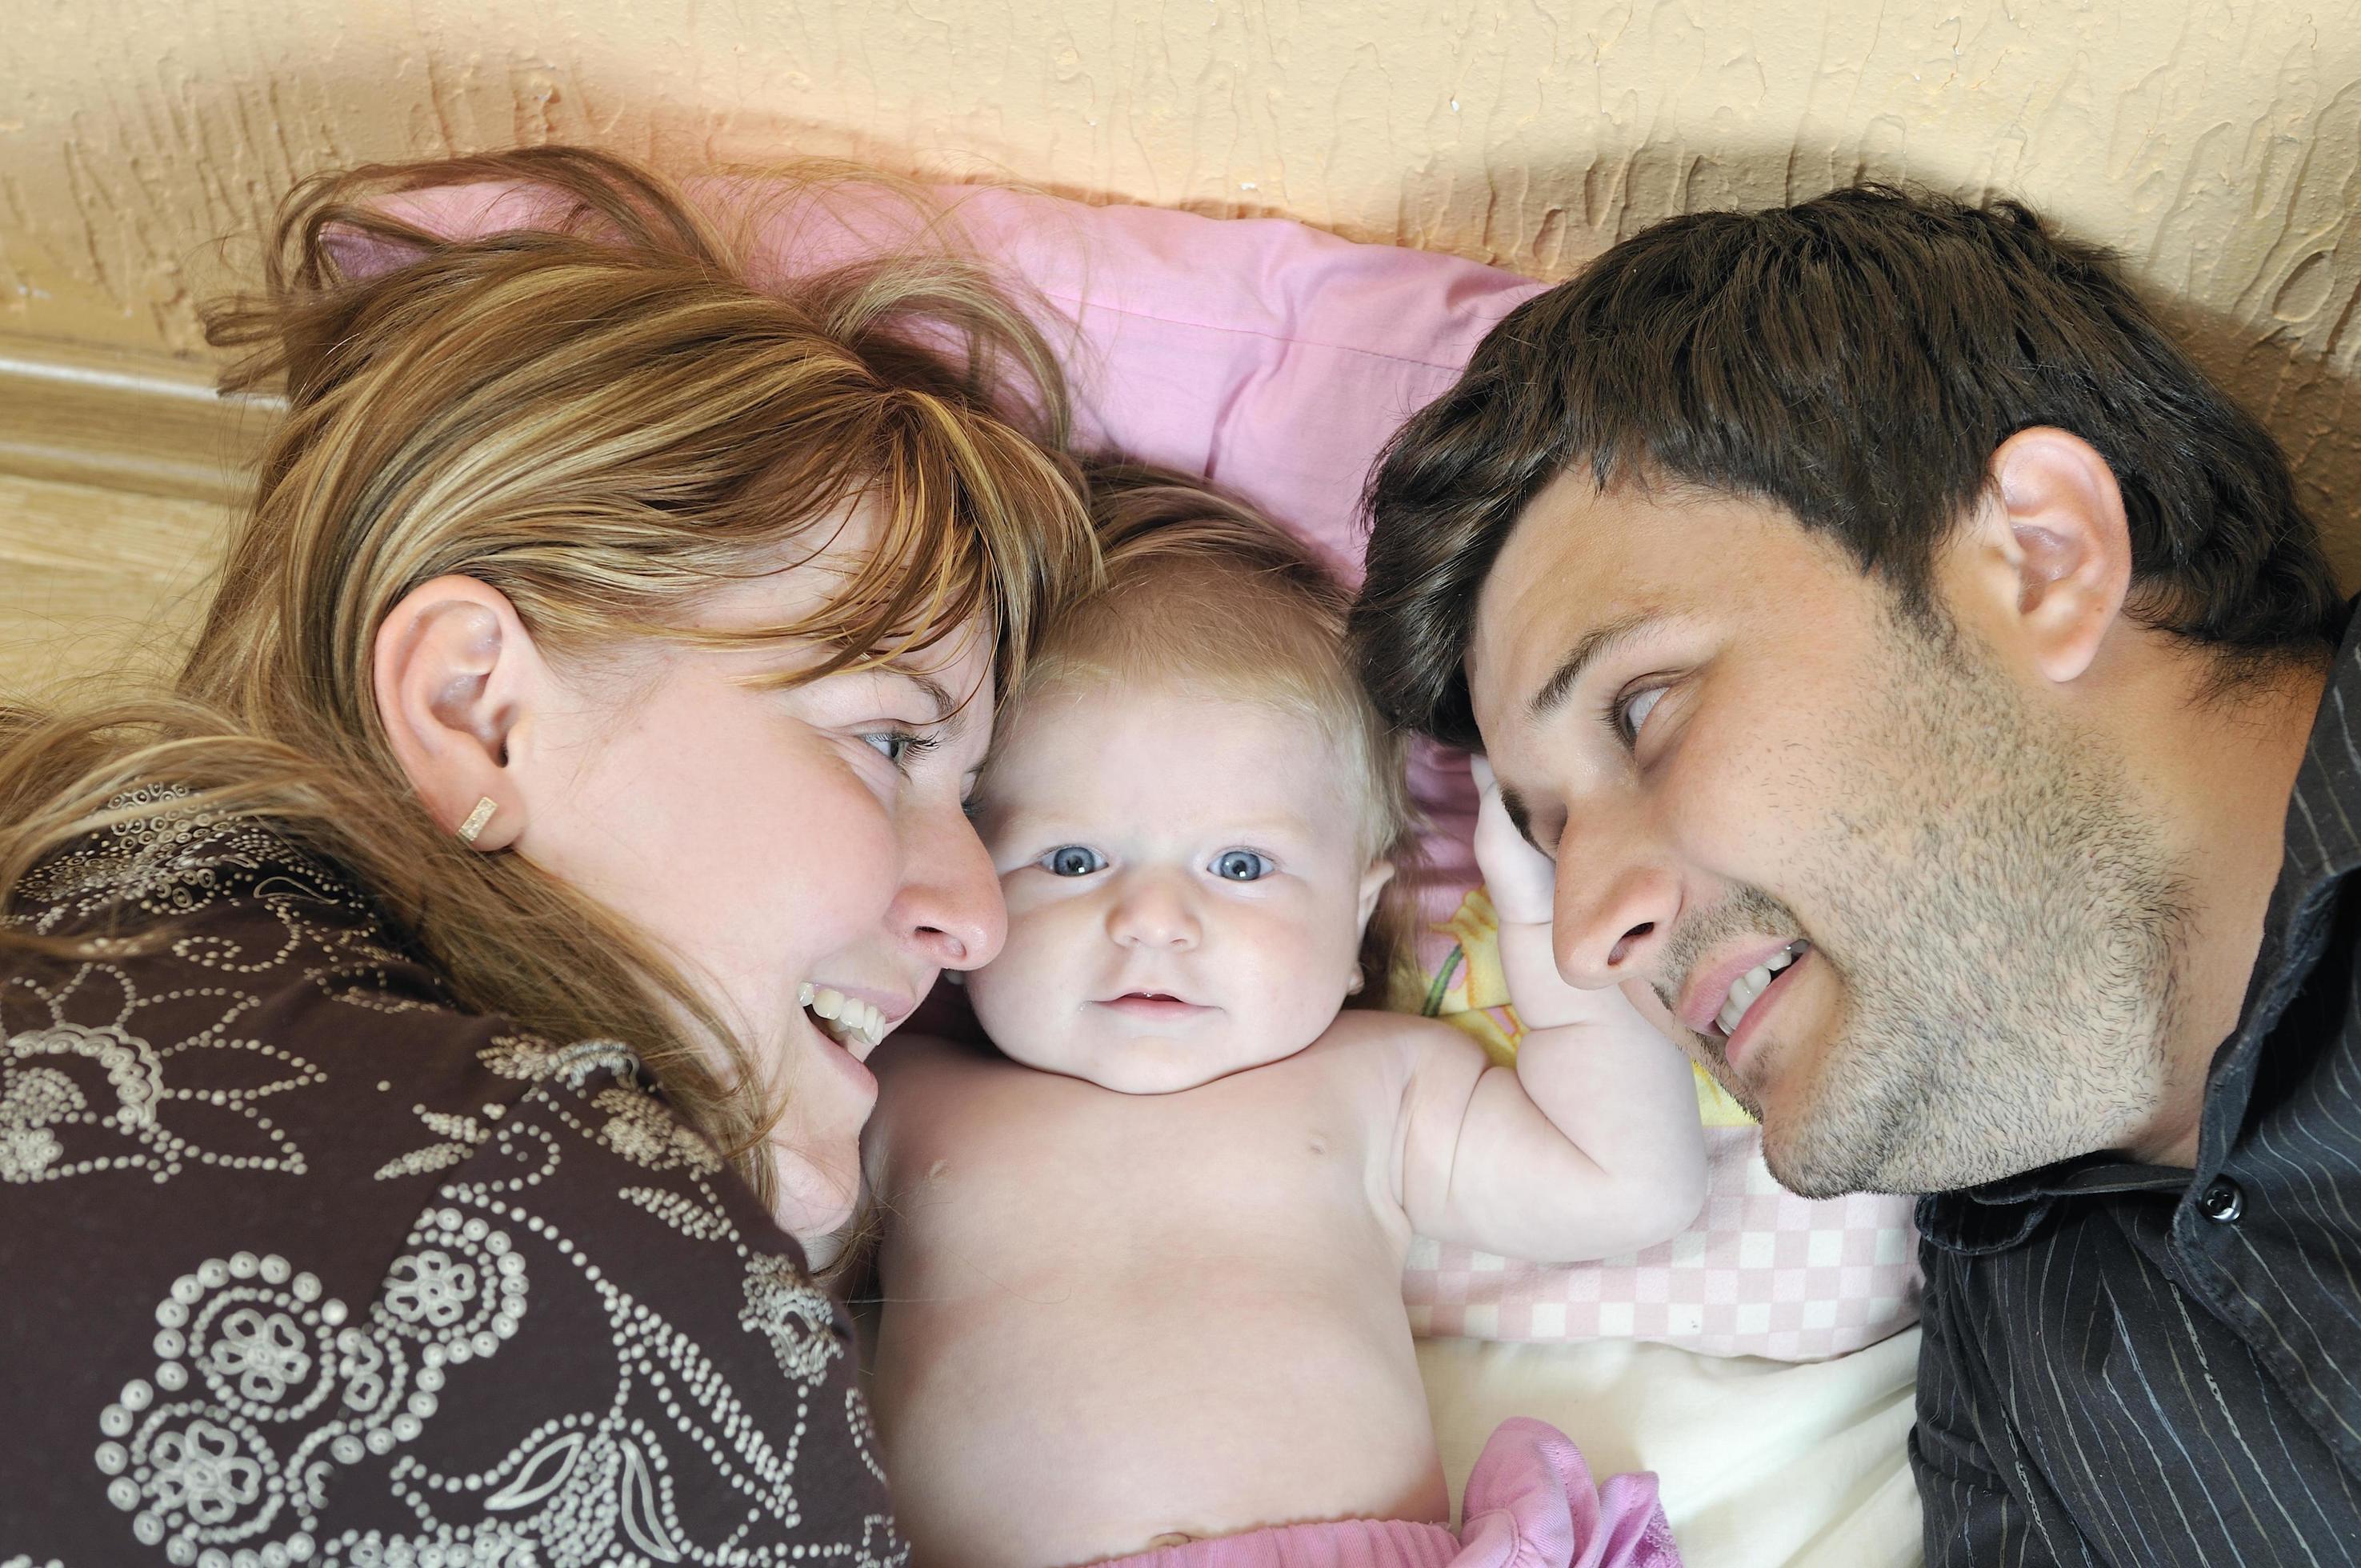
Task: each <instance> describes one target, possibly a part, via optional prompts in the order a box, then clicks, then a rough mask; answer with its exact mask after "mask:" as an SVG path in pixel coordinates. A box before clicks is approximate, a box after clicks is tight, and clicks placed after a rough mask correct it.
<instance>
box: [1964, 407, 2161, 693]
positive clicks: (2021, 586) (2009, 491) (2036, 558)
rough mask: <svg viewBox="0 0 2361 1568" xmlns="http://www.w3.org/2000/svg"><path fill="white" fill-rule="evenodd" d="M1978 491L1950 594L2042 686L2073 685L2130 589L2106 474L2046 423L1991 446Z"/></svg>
mask: <svg viewBox="0 0 2361 1568" xmlns="http://www.w3.org/2000/svg"><path fill="white" fill-rule="evenodd" d="M1985 478H1986V483H1985V493H1984V499H1983V500H1982V502H1981V503H1980V504H1979V505H1978V506H1977V508H1976V510H1975V512H1974V514H1973V517H1972V519H1971V521H1969V522H1968V523H1966V524H1964V525H1963V526H1962V528H1961V531H1960V532H1961V537H1960V540H1959V541H1958V545H1959V547H1960V548H1959V549H1957V550H1955V551H1954V552H1953V553H1952V555H1953V559H1952V562H1951V565H1952V567H1953V568H1954V570H1955V571H1957V572H1960V573H1964V575H1965V577H1966V580H1965V581H1964V582H1960V581H1954V582H1953V583H1952V584H1950V585H1949V587H1950V588H1951V589H1952V590H1953V594H1954V600H1955V603H1956V602H1957V596H1958V595H1960V594H1966V595H1969V596H1971V597H1973V598H1980V599H1981V600H1982V603H1981V604H1980V605H1978V606H1977V607H1976V608H1977V609H1979V610H1981V611H1982V612H1983V613H1982V615H1979V616H1978V618H1977V619H1978V620H1979V621H1980V622H1983V623H1987V624H1992V625H1993V626H1994V628H1995V629H1996V630H2000V631H2001V632H2002V634H2003V635H2004V637H2006V638H2007V639H2008V640H2009V641H2013V642H2015V644H2016V645H2017V646H2018V647H2019V648H2020V649H2021V650H2023V652H2025V654H2026V657H2027V659H2028V660H2029V662H2030V663H2032V665H2033V666H2034V667H2035V668H2036V669H2037V670H2039V671H2040V673H2041V674H2043V675H2044V676H2046V677H2047V678H2048V679H2049V680H2051V681H2055V682H2059V683H2060V684H2062V683H2064V682H2067V681H2071V680H2074V679H2076V678H2077V677H2078V676H2080V675H2081V674H2083V672H2085V671H2086V670H2088V669H2089V668H2090V667H2091V663H2092V660H2093V659H2095V658H2096V657H2097V656H2098V652H2099V645H2100V643H2101V642H2102V641H2103V640H2104V639H2105V637H2106V634H2107V632H2108V631H2109V630H2111V629H2112V628H2113V627H2114V623H2115V620H2116V617H2117V616H2118V615H2120V614H2121V613H2122V611H2123V608H2124V601H2125V598H2127V597H2128V596H2129V594H2130V592H2131V580H2132V545H2131V531H2130V528H2129V525H2128V524H2127V523H2126V522H2125V518H2124V498H2123V492H2122V490H2121V489H2119V488H2117V487H2116V484H2115V472H2114V469H2113V468H2112V467H2110V466H2108V464H2107V460H2106V459H2105V458H2104V457H2102V456H2101V455H2099V453H2098V450H2097V449H2096V448H2095V447H2093V446H2092V444H2090V443H2089V442H2087V441H2084V440H2083V439H2082V438H2081V436H2078V435H2074V434H2072V433H2069V432H2067V431H2063V430H2059V429H2055V428H2053V427H2051V426H2048V425H2035V426H2032V427H2030V428H2028V429H2026V430H2020V431H2018V432H2017V433H2015V434H2014V435H2012V436H2010V437H2009V438H2008V439H2007V440H2006V441H2004V442H2002V443H2001V444H2000V445H1999V446H1998V447H1996V448H1994V449H1993V455H1992V461H1991V463H1990V464H1989V465H1988V466H1987V467H1986V471H1985Z"/></svg>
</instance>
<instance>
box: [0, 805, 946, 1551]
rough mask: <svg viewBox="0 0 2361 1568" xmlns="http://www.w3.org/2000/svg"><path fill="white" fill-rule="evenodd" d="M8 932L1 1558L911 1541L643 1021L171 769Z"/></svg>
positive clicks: (843, 1363)
mask: <svg viewBox="0 0 2361 1568" xmlns="http://www.w3.org/2000/svg"><path fill="white" fill-rule="evenodd" d="M124 803H125V804H146V805H150V806H153V808H154V809H153V810H152V812H151V813H150V814H148V816H147V817H144V818H143V819H142V820H140V821H138V822H137V823H135V824H132V825H130V826H127V827H126V828H122V829H119V830H117V831H115V832H112V833H109V834H105V835H102V836H100V837H98V838H95V839H91V840H87V841H85V842H84V843H82V845H80V846H78V847H77V848H76V849H74V850H72V851H71V852H70V853H68V854H65V855H62V856H60V857H58V858H56V859H53V860H52V861H49V862H47V863H45V864H44V865H43V866H42V867H41V868H39V869H38V871H37V872H35V873H34V875H33V876H31V877H29V878H27V881H26V883H24V884H23V886H22V887H21V888H20V890H19V894H18V902H17V904H16V919H17V920H18V922H19V923H20V924H21V925H24V926H29V927H34V928H37V929H39V930H42V931H47V932H53V933H64V932H71V931H76V930H88V929H93V928H95V927H96V922H97V921H98V920H99V919H100V918H101V917H102V916H104V915H105V914H106V913H107V912H108V911H109V910H111V909H113V908H115V907H116V906H118V905H120V906H122V907H123V908H125V909H126V911H127V912H130V913H131V914H132V915H133V916H134V919H133V921H132V922H131V924H132V925H133V926H135V927H137V926H142V925H152V924H154V923H155V921H157V920H159V919H161V920H169V921H170V926H169V927H167V928H168V929H169V930H170V932H171V933H172V934H171V936H170V939H169V941H167V942H166V943H165V944H163V945H162V946H161V947H160V948H159V949H158V950H155V951H152V952H149V953H146V954H142V955H138V956H124V957H121V958H119V959H114V960H110V961H104V962H91V963H73V964H68V963H50V962H38V963H27V962H24V961H21V960H19V959H5V958H0V1036H5V1046H4V1047H0V1323H5V1340H0V1345H5V1350H0V1360H5V1368H6V1370H5V1375H0V1564H14V1563H27V1564H29V1565H31V1568H40V1565H43V1564H47V1563H60V1564H62V1565H63V1568H88V1565H95V1564H100V1563H176V1564H200V1565H204V1568H213V1565H219V1568H247V1565H249V1564H274V1565H275V1564H281V1563H327V1564H411V1563H420V1564H423V1563H445V1564H451V1565H454V1568H456V1565H461V1564H466V1565H473V1568H481V1565H485V1564H501V1565H510V1564H519V1565H521V1564H524V1563H533V1564H535V1565H538V1568H568V1565H574V1564H589V1563H642V1562H645V1563H744V1564H753V1565H765V1564H784V1563H789V1562H794V1563H825V1564H832V1565H839V1568H880V1565H886V1564H899V1563H903V1562H904V1561H905V1560H906V1551H905V1549H904V1548H903V1546H902V1544H901V1542H900V1540H899V1538H898V1537H897V1536H896V1535H895V1530H894V1527H893V1523H892V1520H891V1518H890V1516H889V1514H888V1510H887V1505H886V1498H885V1487H884V1477H883V1476H882V1475H881V1474H880V1473H879V1471H878V1467H877V1462H876V1460H875V1458H874V1456H873V1455H874V1448H873V1431H872V1428H871V1425H870V1420H869V1414H868V1411H867V1409H866V1408H865V1407H864V1405H863V1403H862V1398H861V1396H860V1394H859V1392H858V1391H857V1390H856V1388H855V1387H854V1383H853V1365H852V1364H853V1357H852V1355H851V1331H850V1325H849V1323H848V1321H846V1319H845V1317H844V1315H843V1313H842V1311H841V1310H840V1309H839V1308H838V1307H837V1306H836V1305H835V1304H834V1303H833V1302H831V1301H830V1300H829V1298H828V1297H827V1296H826V1295H825V1294H824V1293H823V1292H822V1291H820V1290H819V1289H818V1288H816V1287H815V1286H814V1285H813V1284H812V1282H811V1280H810V1278H809V1277H808V1276H807V1274H806V1272H805V1268H804V1259H803V1255H802V1253H801V1251H800V1250H799V1249H798V1248H797V1247H796V1244H795V1243H794V1241H793V1240H791V1239H790V1238H788V1237H787V1236H785V1234H782V1233H780V1232H779V1230H778V1229H777V1228H776V1227H775V1226H774V1224H773V1223H771V1221H770V1219H769V1217H768V1216H767V1215H766V1214H765V1213H764V1212H763V1209H762V1207H761V1206H760V1205H759V1204H758V1203H757V1202H756V1201H755V1200H754V1198H753V1195H752V1192H751V1191H749V1190H747V1188H746V1187H745V1186H744V1184H743V1183H742V1182H741V1181H740V1180H738V1179H736V1178H735V1177H734V1176H733V1175H732V1174H731V1173H730V1171H729V1170H728V1169H727V1168H724V1166H723V1165H722V1162H721V1161H720V1159H719V1157H717V1156H716V1154H715V1153H714V1151H713V1149H712V1148H711V1146H708V1144H707V1143H706V1141H705V1140H704V1139H703V1138H702V1137H700V1136H699V1135H697V1134H696V1133H695V1132H693V1131H691V1130H690V1129H689V1128H687V1127H686V1125H684V1124H682V1123H681V1122H680V1121H678V1120H677V1119H676V1118H675V1116H674V1114H673V1113H672V1111H671V1110H670V1109H669V1108H668V1107H667V1106H666V1105H665V1103H664V1101H663V1100H662V1099H661V1098H660V1097H659V1096H658V1095H657V1094H656V1093H655V1092H654V1091H653V1089H652V1088H651V1087H650V1086H649V1085H648V1084H647V1082H646V1081H645V1080H644V1079H643V1077H642V1074H641V1072H640V1071H639V1068H638V1064H637V1062H636V1060H635V1059H634V1058H633V1057H632V1055H631V1052H630V1051H629V1050H627V1049H625V1048H624V1047H620V1046H619V1045H616V1044H613V1043H611V1042H606V1041H588V1042H583V1043H579V1044H574V1045H567V1046H554V1045H551V1044H549V1043H547V1042H545V1041H543V1040H539V1039H534V1038H532V1037H529V1036H525V1035H522V1034H521V1033H520V1032H518V1031H517V1030H515V1029H513V1028H512V1027H511V1026H509V1025H506V1024H504V1023H503V1022H502V1021H501V1020H500V1019H497V1018H486V1017H478V1016H471V1015H469V1014H465V1013H462V1012H460V1011H459V1010H457V1009H456V1007H454V1006H453V1005H451V1003H450V1002H449V999H448V997H447V996H446V995H445V992H444V991H443V988H442V986H441V985H440V983H439V982H438V981H437V980H436V978H435V976H434V974H433V973H432V972H431V971H430V970H428V969H427V968H425V967H424V966H423V965H422V964H421V963H420V962H419V961H418V960H417V959H416V958H415V957H414V956H413V955H411V954H408V953H405V952H404V951H402V950H401V948H400V947H399V946H398V945H397V944H396V942H395V941H394V939H393V938H391V937H390V935H389V933H388V932H387V930H386V928H385V927H384V926H383V924H382V923H381V922H380V921H379V919H378V918H377V917H376V916H375V915H374V913H373V911H372V909H371V906H370V905H369V902H368V899H367V898H366V897H364V896H363V895H362V894H360V892H359V891H358V890H357V888H355V887H354V886H353V884H352V883H350V882H349V880H347V879H346V877H344V876H343V875H341V874H340V873H338V872H336V871H335V870H334V869H333V868H331V867H329V866H326V865H324V864H323V863H321V862H320V861H317V860H315V859H313V858H312V857H310V856H308V855H306V854H304V853H302V852H301V851H299V850H296V849H295V848H293V847H292V846H291V845H290V844H289V843H287V842H286V841H285V840H284V839H282V838H280V837H279V836H277V835H275V834H273V833H272V832H270V831H269V829H268V828H265V827H262V826H259V825H257V824H253V823H223V822H219V821H215V820H212V819H209V818H208V817H205V816H203V815H202V814H200V813H197V812H194V811H192V810H191V809H190V808H189V807H188V806H187V805H186V804H185V803H184V802H183V801H181V799H180V798H178V797H176V796H175V795H172V794H171V793H170V792H167V791H158V792H143V794H142V795H137V796H127V797H125V802H124Z"/></svg>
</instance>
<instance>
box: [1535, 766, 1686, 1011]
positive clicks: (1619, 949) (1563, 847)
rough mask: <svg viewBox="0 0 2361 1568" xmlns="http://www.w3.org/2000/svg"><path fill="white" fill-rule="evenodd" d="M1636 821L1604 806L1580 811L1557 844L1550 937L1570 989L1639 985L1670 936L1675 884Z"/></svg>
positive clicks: (1677, 882)
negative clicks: (1638, 982) (1639, 981)
mask: <svg viewBox="0 0 2361 1568" xmlns="http://www.w3.org/2000/svg"><path fill="white" fill-rule="evenodd" d="M1640 818H1641V814H1640V813H1638V812H1635V811H1629V810H1618V809H1615V808H1613V807H1611V806H1609V807H1605V808H1600V809H1592V810H1586V811H1584V812H1582V813H1580V814H1578V815H1572V816H1569V817H1568V819H1567V822H1566V828H1565V832H1564V833H1562V834H1560V835H1559V836H1558V842H1557V882H1556V890H1555V892H1556V896H1555V899H1554V903H1553V905H1552V916H1551V936H1552V938H1553V939H1554V945H1555V948H1556V957H1557V969H1558V973H1560V974H1561V975H1563V976H1565V980H1566V982H1567V983H1568V984H1570V985H1579V986H1583V987H1586V988H1587V989H1590V990H1598V989H1600V988H1602V987H1605V986H1609V985H1620V984H1621V983H1623V982H1624V981H1632V980H1644V979H1646V978H1648V977H1649V976H1650V975H1651V974H1652V973H1653V970H1654V967H1655V965H1656V963H1657V962H1658V960H1659V959H1661V958H1662V956H1663V952H1664V944H1665V941H1666V939H1667V938H1669V937H1670V936H1671V935H1672V929H1673V923H1674V921H1675V919H1676V918H1677V917H1678V916H1679V915H1680V879H1679V878H1678V877H1677V876H1675V874H1674V872H1673V870H1672V868H1671V867H1670V866H1669V865H1668V864H1667V863H1666V862H1665V861H1664V856H1663V855H1662V853H1661V852H1660V851H1659V850H1658V848H1657V847H1656V846H1655V845H1654V843H1653V840H1652V839H1651V837H1650V836H1649V834H1648V833H1647V830H1646V828H1645V825H1644V824H1643V823H1642V820H1641V819H1640Z"/></svg>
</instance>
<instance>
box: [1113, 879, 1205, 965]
mask: <svg viewBox="0 0 2361 1568" xmlns="http://www.w3.org/2000/svg"><path fill="white" fill-rule="evenodd" d="M1177 881H1178V879H1176V878H1174V877H1172V876H1170V875H1166V874H1164V873H1161V872H1133V873H1130V874H1129V875H1126V877H1125V878H1124V880H1123V882H1122V883H1120V884H1119V885H1118V886H1117V887H1116V888H1115V899H1114V902H1113V904H1112V905H1110V906H1109V908H1108V910H1107V935H1108V936H1109V937H1111V938H1114V939H1115V945H1116V946H1118V947H1125V948H1170V949H1173V950H1176V951H1186V950H1188V949H1189V948H1194V947H1195V946H1196V945H1197V943H1198V941H1199V939H1200V938H1202V936H1203V934H1204V933H1203V930H1202V927H1200V926H1199V924H1198V921H1197V916H1196V912H1195V910H1194V909H1193V908H1192V907H1191V901H1190V899H1189V897H1188V895H1187V894H1186V892H1185V891H1184V890H1183V889H1182V888H1181V887H1180V886H1178V885H1177Z"/></svg>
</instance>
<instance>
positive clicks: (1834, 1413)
mask: <svg viewBox="0 0 2361 1568" xmlns="http://www.w3.org/2000/svg"><path fill="white" fill-rule="evenodd" d="M1418 1359H1419V1370H1420V1372H1421V1373H1422V1375H1423V1376H1424V1377H1425V1379H1426V1392H1427V1402H1428V1404H1429V1405H1430V1406H1431V1407H1432V1408H1433V1411H1434V1427H1435V1435H1436V1438H1437V1440H1438V1441H1439V1442H1441V1444H1442V1448H1443V1462H1444V1469H1445V1471H1446V1472H1447V1473H1448V1474H1449V1475H1450V1478H1451V1494H1452V1496H1453V1497H1458V1496H1459V1492H1460V1488H1461V1487H1462V1486H1465V1485H1466V1480H1467V1472H1468V1471H1469V1470H1470V1469H1471V1468H1472V1467H1473V1466H1474V1464H1475V1463H1476V1455H1477V1453H1479V1452H1481V1450H1482V1449H1483V1446H1484V1440H1485V1438H1486V1437H1488V1435H1489V1434H1490V1433H1491V1431H1492V1429H1493V1428H1494V1427H1495V1426H1497V1425H1499V1423H1500V1422H1501V1421H1503V1420H1507V1419H1508V1418H1509V1417H1510V1416H1537V1417H1539V1418H1541V1419H1542V1420H1546V1421H1548V1422H1550V1423H1551V1424H1552V1425H1554V1426H1555V1427H1557V1428H1558V1429H1559V1430H1560V1431H1564V1432H1565V1434H1566V1435H1567V1436H1569V1437H1571V1438H1573V1439H1574V1440H1575V1442H1577V1443H1578V1444H1580V1445H1581V1448H1582V1452H1583V1455H1584V1457H1585V1458H1587V1460H1588V1461H1589V1463H1590V1466H1591V1469H1592V1471H1593V1472H1594V1473H1595V1474H1597V1475H1601V1476H1604V1475H1610V1474H1612V1473H1614V1472H1616V1471H1619V1470H1653V1471H1654V1472H1656V1474H1657V1475H1658V1477H1659V1478H1660V1480H1661V1482H1662V1484H1663V1487H1664V1509H1665V1512H1666V1514H1667V1515H1668V1516H1669V1517H1670V1519H1671V1520H1672V1524H1673V1533H1674V1535H1675V1537H1677V1538H1678V1540H1679V1541H1680V1544H1681V1551H1682V1554H1683V1556H1684V1557H1685V1558H1686V1562H1687V1563H1688V1568H1773V1564H1789V1565H1794V1568H1916V1564H1918V1563H1920V1562H1921V1561H1922V1559H1921V1554H1920V1551H1919V1535H1918V1530H1919V1516H1918V1494H1917V1490H1916V1487H1915V1486H1913V1484H1912V1482H1911V1479H1910V1463H1909V1458H1908V1456H1907V1454H1906V1453H1905V1447H1904V1445H1905V1442H1906V1440H1907V1439H1908V1436H1909V1432H1910V1415H1911V1386H1912V1376H1913V1374H1914V1372H1915V1371H1916V1366H1917V1363H1918V1331H1917V1330H1916V1329H1911V1330H1908V1331H1906V1332H1903V1333H1899V1334H1896V1335H1894V1337H1893V1338H1891V1339H1887V1340H1883V1341H1882V1342H1880V1343H1876V1344H1873V1345H1871V1346H1869V1347H1868V1348H1867V1349H1865V1350H1860V1351H1856V1352H1854V1353H1853V1354H1850V1355H1844V1356H1839V1357H1838V1358H1836V1359H1835V1360H1833V1361H1824V1362H1811V1363H1802V1364H1794V1365H1791V1364H1788V1363H1784V1362H1775V1361H1763V1360H1757V1359H1754V1358H1752V1357H1719V1356H1709V1355H1700V1354H1697V1353H1695V1352H1693V1351H1686V1350H1679V1349H1675V1348H1674V1347H1673V1346H1670V1345H1661V1344H1641V1343H1635V1342H1632V1341H1630V1340H1600V1341H1592V1342H1589V1343H1580V1344H1499V1343H1485V1342H1482V1341H1477V1340H1465V1339H1434V1340H1422V1341H1420V1342H1419V1347H1418Z"/></svg>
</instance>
